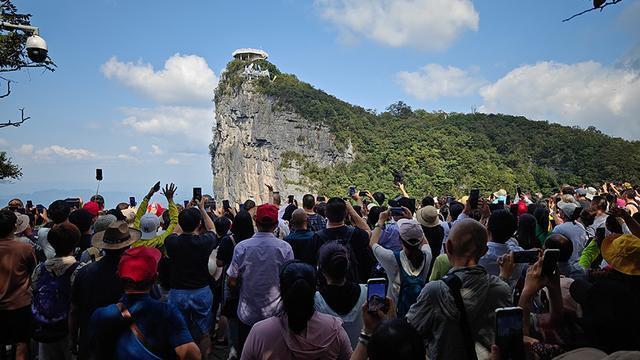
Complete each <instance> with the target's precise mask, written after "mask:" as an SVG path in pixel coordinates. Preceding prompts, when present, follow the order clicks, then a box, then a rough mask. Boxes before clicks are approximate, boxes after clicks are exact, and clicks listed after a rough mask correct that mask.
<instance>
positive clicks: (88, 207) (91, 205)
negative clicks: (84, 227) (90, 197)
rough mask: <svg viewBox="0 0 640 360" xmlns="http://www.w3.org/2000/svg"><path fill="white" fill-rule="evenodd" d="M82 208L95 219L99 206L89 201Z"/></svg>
mask: <svg viewBox="0 0 640 360" xmlns="http://www.w3.org/2000/svg"><path fill="white" fill-rule="evenodd" d="M82 208H83V209H85V210H87V211H88V212H89V214H91V215H92V216H93V217H97V216H98V213H99V212H100V205H99V204H98V203H97V202H95V201H89V202H88V203H86V204H84V206H83V207H82Z"/></svg>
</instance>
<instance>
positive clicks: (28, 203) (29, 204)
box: [27, 200, 33, 210]
mask: <svg viewBox="0 0 640 360" xmlns="http://www.w3.org/2000/svg"><path fill="white" fill-rule="evenodd" d="M32 207H33V201H31V200H27V209H29V210H30V209H31V208H32Z"/></svg>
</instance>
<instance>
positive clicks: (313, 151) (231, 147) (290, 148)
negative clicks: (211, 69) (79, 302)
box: [210, 60, 353, 204]
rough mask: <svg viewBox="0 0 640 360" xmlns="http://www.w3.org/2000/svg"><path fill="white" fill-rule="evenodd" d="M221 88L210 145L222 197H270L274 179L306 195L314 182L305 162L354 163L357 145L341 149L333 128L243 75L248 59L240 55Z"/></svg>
mask: <svg viewBox="0 0 640 360" xmlns="http://www.w3.org/2000/svg"><path fill="white" fill-rule="evenodd" d="M232 63H233V65H234V66H232V65H231V64H230V66H229V67H228V68H227V71H226V72H225V73H223V76H222V78H221V81H220V84H219V85H218V89H217V91H216V96H215V104H216V127H215V130H214V140H213V143H212V145H211V147H210V151H211V156H212V163H211V166H212V169H213V178H214V180H213V189H214V193H215V194H216V198H217V199H220V200H221V199H228V200H230V201H232V202H236V203H241V202H244V201H245V200H247V199H248V198H250V197H251V198H254V199H255V200H256V202H257V203H258V204H260V203H262V202H266V201H267V197H268V191H267V188H266V186H265V184H270V185H272V186H273V187H274V189H275V190H278V191H280V193H281V195H282V197H283V200H285V199H286V196H287V195H295V196H296V198H297V199H300V198H301V197H302V195H304V194H305V193H307V192H308V191H309V188H310V187H313V181H312V180H310V179H308V178H307V177H306V176H304V175H303V174H302V171H303V167H304V164H305V163H307V162H308V163H313V164H315V165H316V166H320V167H326V166H330V165H333V164H336V163H339V162H347V163H348V162H351V161H352V160H353V152H352V150H351V147H347V148H346V149H338V147H337V146H336V145H335V143H334V142H335V138H336V137H335V136H334V135H332V133H331V132H330V129H329V128H328V127H327V126H326V125H324V124H322V123H318V122H313V121H310V120H308V119H305V118H304V117H303V116H301V115H300V114H298V113H297V112H296V111H294V110H292V109H288V108H286V107H283V106H280V105H279V104H278V101H277V99H275V98H274V97H272V96H269V95H267V94H264V93H263V92H261V91H260V90H261V89H260V85H259V84H258V82H259V81H272V79H273V77H274V76H277V74H270V77H266V78H257V77H256V78H249V77H247V76H246V75H245V74H243V67H244V66H247V65H248V64H249V63H248V62H241V61H237V60H235V61H234V62H232Z"/></svg>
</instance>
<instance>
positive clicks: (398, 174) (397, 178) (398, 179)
mask: <svg viewBox="0 0 640 360" xmlns="http://www.w3.org/2000/svg"><path fill="white" fill-rule="evenodd" d="M403 182H404V174H403V173H402V171H394V172H393V183H394V184H396V185H399V184H402V183H403Z"/></svg>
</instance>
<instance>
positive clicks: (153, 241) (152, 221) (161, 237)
mask: <svg viewBox="0 0 640 360" xmlns="http://www.w3.org/2000/svg"><path fill="white" fill-rule="evenodd" d="M176 190H177V188H176V186H175V185H174V184H170V185H166V186H165V188H164V189H162V195H164V197H165V198H167V202H168V203H169V208H168V210H167V211H168V212H169V223H168V225H167V227H166V229H165V231H164V232H162V233H161V234H158V229H159V228H160V217H158V216H156V214H154V213H147V212H146V211H147V205H148V204H149V201H150V200H151V197H152V196H153V194H154V193H155V192H156V190H155V186H154V187H152V188H151V189H150V190H149V193H148V194H147V195H146V196H145V197H144V199H143V200H142V203H141V204H140V207H139V208H138V211H137V212H136V218H135V220H134V222H133V228H134V229H139V230H140V231H142V237H141V238H140V240H139V241H137V242H135V243H134V244H133V245H132V246H133V247H137V246H148V247H155V248H156V249H159V250H160V251H163V250H164V241H165V240H166V238H167V237H168V236H169V235H171V234H172V233H173V229H174V228H175V227H176V225H178V208H177V207H176V204H175V203H174V202H173V195H174V194H175V193H176ZM163 215H164V214H163Z"/></svg>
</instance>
